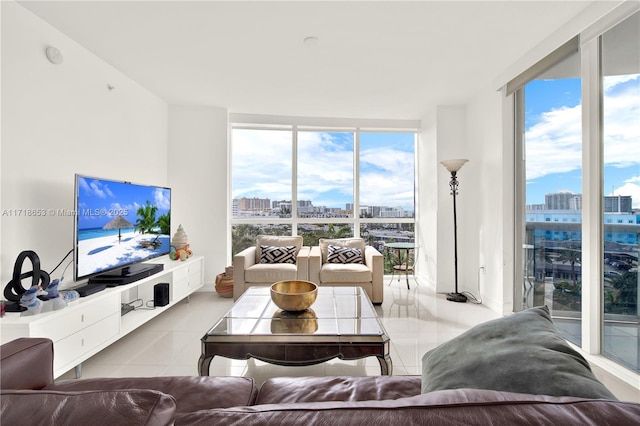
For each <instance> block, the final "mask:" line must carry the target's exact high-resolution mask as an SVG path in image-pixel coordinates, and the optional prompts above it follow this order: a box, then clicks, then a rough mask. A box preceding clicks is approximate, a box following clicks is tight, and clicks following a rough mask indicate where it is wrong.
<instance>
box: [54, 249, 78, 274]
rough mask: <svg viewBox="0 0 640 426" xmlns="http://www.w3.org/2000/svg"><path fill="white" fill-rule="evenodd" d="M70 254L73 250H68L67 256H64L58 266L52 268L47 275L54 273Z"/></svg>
mask: <svg viewBox="0 0 640 426" xmlns="http://www.w3.org/2000/svg"><path fill="white" fill-rule="evenodd" d="M71 253H73V249H71V250H69V252H68V253H67V254H65V255H64V257H63V258H62V260H61V261H60V263H58V264H57V265H56V267H55V268H53V269H52V270H51V272H49V275H51V274H53V272H54V271H55V270H56V269H58V268H59V267H60V265H62V262H64V260H65V259H66V258H67V257H69V255H70V254H71Z"/></svg>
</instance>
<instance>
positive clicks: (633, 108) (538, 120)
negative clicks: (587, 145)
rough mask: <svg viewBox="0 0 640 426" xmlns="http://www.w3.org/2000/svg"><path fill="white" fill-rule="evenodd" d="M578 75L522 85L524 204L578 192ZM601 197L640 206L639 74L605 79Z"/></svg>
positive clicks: (579, 160) (580, 146)
mask: <svg viewBox="0 0 640 426" xmlns="http://www.w3.org/2000/svg"><path fill="white" fill-rule="evenodd" d="M580 84H581V82H580V79H557V80H535V81H532V82H531V83H529V84H527V86H526V89H525V127H526V134H525V139H526V143H527V149H526V151H527V152H526V159H527V178H528V179H527V197H526V198H527V200H526V202H527V204H540V203H544V196H545V194H547V193H552V192H559V191H571V192H573V193H582V176H581V173H582V170H581V168H582V136H581V134H582V133H581V126H582V122H581V107H580V102H581V99H580V96H581V92H580ZM603 86H604V117H603V119H604V141H605V143H604V160H605V169H604V170H605V174H604V183H603V188H604V192H605V195H631V196H632V197H633V205H634V207H636V208H640V75H638V74H634V75H628V76H611V77H605V80H604V85H603Z"/></svg>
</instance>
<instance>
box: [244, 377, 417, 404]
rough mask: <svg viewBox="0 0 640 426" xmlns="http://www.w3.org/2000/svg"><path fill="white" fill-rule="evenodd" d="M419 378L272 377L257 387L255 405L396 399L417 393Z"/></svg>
mask: <svg viewBox="0 0 640 426" xmlns="http://www.w3.org/2000/svg"><path fill="white" fill-rule="evenodd" d="M420 383H421V381H420V376H363V377H351V376H325V377H315V376H313V377H274V378H270V379H267V380H266V381H265V382H264V383H263V384H262V386H261V387H260V392H259V393H258V398H257V400H256V404H283V403H293V402H320V401H368V400H383V399H398V398H404V397H408V396H415V395H419V394H420Z"/></svg>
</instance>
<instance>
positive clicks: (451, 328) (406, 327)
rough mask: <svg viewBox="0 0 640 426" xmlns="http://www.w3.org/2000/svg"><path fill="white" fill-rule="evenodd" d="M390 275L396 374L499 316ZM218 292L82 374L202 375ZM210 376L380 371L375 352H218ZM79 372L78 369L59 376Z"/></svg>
mask: <svg viewBox="0 0 640 426" xmlns="http://www.w3.org/2000/svg"><path fill="white" fill-rule="evenodd" d="M388 283H389V278H388V277H387V278H386V280H385V284H384V286H385V297H384V303H383V304H382V305H380V306H376V310H377V312H378V315H379V316H380V318H381V319H382V322H383V323H384V326H385V328H386V330H387V333H388V334H389V336H390V338H391V358H392V361H393V374H394V375H404V374H420V373H421V358H422V355H423V354H424V353H425V352H427V351H428V350H430V349H432V348H434V347H436V346H437V345H439V344H440V343H443V342H445V341H447V340H449V339H451V338H453V337H455V336H457V335H459V334H460V333H462V332H464V331H465V330H467V329H469V328H470V327H472V326H473V325H475V324H478V323H480V322H484V321H487V320H490V319H493V318H497V317H498V316H499V315H498V314H497V313H496V312H493V311H491V310H490V309H489V308H487V307H485V306H483V305H477V304H472V303H455V302H449V301H447V300H446V299H445V296H444V294H434V293H433V291H431V290H428V289H427V288H426V287H425V286H424V285H422V286H420V285H418V286H416V285H415V283H412V286H411V287H412V288H411V289H410V290H407V288H406V286H405V283H404V280H403V281H401V282H400V283H398V281H397V280H394V281H393V282H392V284H391V285H390V286H388V285H387V284H388ZM232 303H233V301H232V299H225V298H221V297H219V296H218V295H217V294H216V293H213V292H202V293H196V294H194V295H192V296H191V298H190V301H189V303H187V302H186V301H183V302H181V303H179V304H177V305H176V306H174V307H172V308H170V309H168V310H167V312H164V313H162V314H161V315H159V316H158V317H156V318H155V319H153V320H152V321H150V322H149V323H147V324H145V325H144V326H142V327H140V328H139V329H137V330H136V331H135V332H133V333H131V334H129V335H127V336H125V337H123V338H122V339H120V340H119V341H118V342H116V343H114V344H113V345H111V346H110V347H108V348H106V349H104V350H103V351H102V352H100V353H98V354H96V355H95V356H93V357H92V358H90V359H88V360H87V361H85V362H84V363H83V364H82V377H83V378H89V377H125V376H177V375H197V374H198V371H197V363H198V357H199V356H200V338H201V337H202V336H203V335H204V334H205V333H206V331H207V330H208V329H209V328H210V327H211V326H212V325H213V324H214V322H215V321H216V320H217V319H218V318H220V317H221V316H222V315H223V314H224V313H225V312H226V311H227V310H228V309H229V308H230V307H231V305H232ZM210 374H211V375H230V376H252V377H254V378H255V379H256V381H257V382H258V383H262V381H264V380H265V379H267V378H268V377H273V376H301V375H316V376H317V375H352V376H363V375H379V374H380V365H379V364H378V361H377V360H376V358H374V357H370V358H365V359H362V360H357V361H343V360H339V359H334V360H331V361H328V362H325V363H322V364H317V365H313V366H305V367H282V366H275V365H271V364H266V363H263V362H261V361H256V360H231V359H225V358H221V357H215V358H214V359H213V361H212V363H211V368H210ZM73 377H74V371H73V370H71V371H69V372H67V373H65V374H64V375H63V376H61V377H60V379H70V378H73Z"/></svg>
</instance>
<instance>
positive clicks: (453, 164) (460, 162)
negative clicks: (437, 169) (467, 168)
mask: <svg viewBox="0 0 640 426" xmlns="http://www.w3.org/2000/svg"><path fill="white" fill-rule="evenodd" d="M467 161H469V160H465V159H463V158H456V159H454V160H442V161H441V162H440V164H442V165H443V166H445V167H446V168H447V170H449V171H450V172H457V171H458V170H460V169H461V168H462V166H464V164H465V163H466V162H467Z"/></svg>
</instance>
